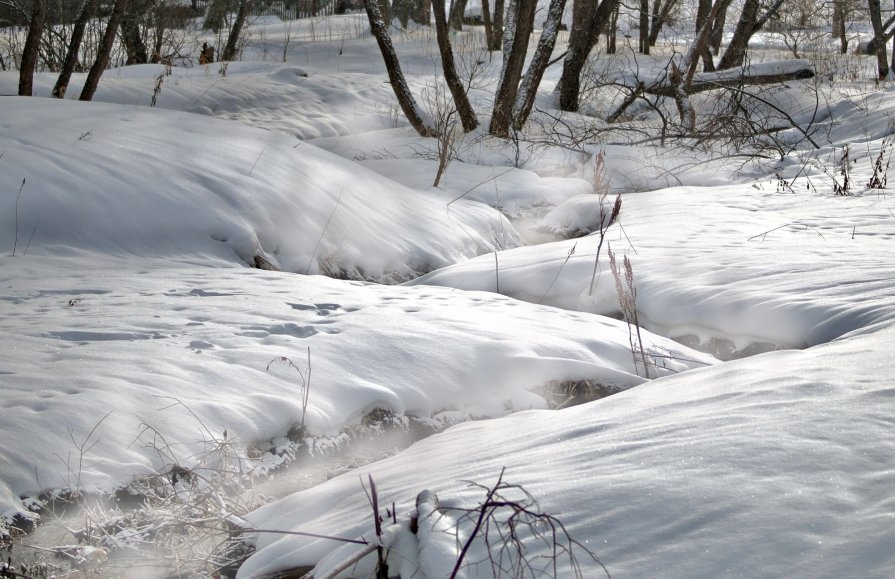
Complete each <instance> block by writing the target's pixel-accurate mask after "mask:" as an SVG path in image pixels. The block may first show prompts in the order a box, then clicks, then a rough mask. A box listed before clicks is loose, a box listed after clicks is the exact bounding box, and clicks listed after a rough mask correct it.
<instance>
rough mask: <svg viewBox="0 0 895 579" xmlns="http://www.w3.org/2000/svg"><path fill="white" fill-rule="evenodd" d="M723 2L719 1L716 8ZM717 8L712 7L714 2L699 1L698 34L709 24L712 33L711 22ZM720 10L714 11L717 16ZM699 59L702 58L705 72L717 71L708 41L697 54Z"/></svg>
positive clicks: (697, 11)
mask: <svg viewBox="0 0 895 579" xmlns="http://www.w3.org/2000/svg"><path fill="white" fill-rule="evenodd" d="M722 1H723V0H717V2H716V4H715V6H717V5H718V4H717V3H718V2H722ZM715 6H713V5H712V0H699V7H698V8H697V10H696V33H697V34H701V33H702V31H703V30H704V29H705V26H706V24H708V29H709V31H711V29H712V22H710V21H709V18H710V15H711V14H712V13H713V9H714V8H715ZM717 12H718V10H717V9H714V13H715V14H717ZM697 57H698V58H702V63H703V68H702V70H704V71H705V72H712V71H713V70H715V63H714V61H713V60H712V53H711V51H709V45H708V39H706V41H705V42H703V43H701V45H700V47H699V52H698V53H697Z"/></svg>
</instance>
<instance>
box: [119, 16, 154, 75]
mask: <svg viewBox="0 0 895 579" xmlns="http://www.w3.org/2000/svg"><path fill="white" fill-rule="evenodd" d="M149 8H150V6H149V3H148V2H138V1H137V0H130V2H129V4H128V7H127V10H125V13H124V15H123V16H122V18H121V44H123V45H124V51H125V52H126V53H127V65H128V66H129V65H132V64H145V63H147V62H149V54H148V51H147V50H146V43H145V42H143V36H142V35H141V34H140V19H141V18H143V17H144V16H145V15H146V13H147V11H148V9H149Z"/></svg>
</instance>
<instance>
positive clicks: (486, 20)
mask: <svg viewBox="0 0 895 579" xmlns="http://www.w3.org/2000/svg"><path fill="white" fill-rule="evenodd" d="M482 24H483V25H484V26H485V46H487V47H488V48H489V50H490V47H491V36H492V35H493V34H494V28H493V26H492V25H491V2H490V0H482Z"/></svg>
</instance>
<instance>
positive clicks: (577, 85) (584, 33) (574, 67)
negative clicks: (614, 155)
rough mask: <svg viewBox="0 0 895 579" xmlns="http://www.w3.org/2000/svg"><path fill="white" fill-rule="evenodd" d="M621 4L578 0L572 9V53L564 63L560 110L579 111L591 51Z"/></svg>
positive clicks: (570, 45) (570, 49)
mask: <svg viewBox="0 0 895 579" xmlns="http://www.w3.org/2000/svg"><path fill="white" fill-rule="evenodd" d="M618 2H619V0H602V2H600V4H599V5H596V2H595V0H575V3H574V5H573V7H572V30H571V33H570V34H569V49H568V52H567V53H566V57H565V59H564V60H563V69H562V76H561V77H560V79H559V106H560V109H562V110H564V111H577V110H578V95H579V93H580V91H581V71H582V70H584V65H585V63H586V62H587V57H588V55H590V51H591V49H592V48H593V46H594V44H595V43H596V41H597V39H598V38H599V36H600V34H601V33H602V30H603V28H604V27H605V26H606V23H607V22H609V15H610V13H611V12H612V11H613V9H615V8H616V7H617V6H618Z"/></svg>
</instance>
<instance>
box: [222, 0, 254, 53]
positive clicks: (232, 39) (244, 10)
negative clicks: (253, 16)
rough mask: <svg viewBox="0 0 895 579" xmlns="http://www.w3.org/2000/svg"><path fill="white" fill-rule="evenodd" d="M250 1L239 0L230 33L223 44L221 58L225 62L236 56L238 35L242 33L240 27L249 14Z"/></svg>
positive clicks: (243, 24)
mask: <svg viewBox="0 0 895 579" xmlns="http://www.w3.org/2000/svg"><path fill="white" fill-rule="evenodd" d="M251 3H252V0H240V2H239V10H237V12H236V19H235V20H234V21H233V27H232V28H231V29H230V34H228V35H227V44H226V45H225V46H224V52H223V53H222V54H221V60H223V61H225V62H226V61H230V60H233V59H235V58H236V53H237V52H238V47H239V37H240V36H241V35H242V28H243V27H244V26H245V23H246V18H247V17H248V15H249V7H250V5H251Z"/></svg>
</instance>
